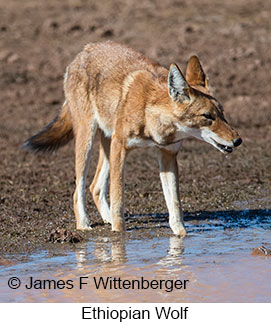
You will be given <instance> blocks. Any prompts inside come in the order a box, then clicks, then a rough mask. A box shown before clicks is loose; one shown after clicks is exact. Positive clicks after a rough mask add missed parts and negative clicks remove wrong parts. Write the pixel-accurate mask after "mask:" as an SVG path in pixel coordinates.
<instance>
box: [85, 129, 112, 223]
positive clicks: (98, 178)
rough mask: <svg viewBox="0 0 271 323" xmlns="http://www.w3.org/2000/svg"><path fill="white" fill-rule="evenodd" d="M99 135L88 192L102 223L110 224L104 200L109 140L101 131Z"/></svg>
mask: <svg viewBox="0 0 271 323" xmlns="http://www.w3.org/2000/svg"><path fill="white" fill-rule="evenodd" d="M100 133H101V137H100V150H99V161H98V165H97V169H96V173H95V175H94V178H93V181H92V183H91V185H90V187H89V190H90V192H91V194H92V196H93V200H94V202H95V204H96V207H97V209H98V211H99V212H100V214H101V216H102V218H103V221H104V222H105V223H111V222H112V221H111V216H110V208H109V205H108V202H107V199H106V197H107V193H108V180H109V154H110V138H107V137H105V135H104V133H103V132H102V131H100Z"/></svg>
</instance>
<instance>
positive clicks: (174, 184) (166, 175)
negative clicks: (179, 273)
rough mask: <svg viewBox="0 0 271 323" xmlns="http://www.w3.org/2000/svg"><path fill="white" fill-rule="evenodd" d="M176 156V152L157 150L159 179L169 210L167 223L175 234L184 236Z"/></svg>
mask: <svg viewBox="0 0 271 323" xmlns="http://www.w3.org/2000/svg"><path fill="white" fill-rule="evenodd" d="M176 157H177V153H176V152H169V151H166V150H163V149H161V150H159V158H158V161H159V166H160V179H161V182H162V187H163V192H164V196H165V199H166V203H167V208H168V212H169V225H170V227H171V229H172V231H173V232H174V233H175V234H176V235H179V236H185V235H186V230H185V227H184V222H183V212H182V207H181V201H180V194H179V178H178V164H177V160H176Z"/></svg>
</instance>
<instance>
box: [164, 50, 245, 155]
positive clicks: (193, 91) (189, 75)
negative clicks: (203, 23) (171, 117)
mask: <svg viewBox="0 0 271 323" xmlns="http://www.w3.org/2000/svg"><path fill="white" fill-rule="evenodd" d="M168 88H169V95H170V97H171V99H172V100H173V101H174V104H175V108H174V113H175V115H176V116H177V118H178V120H179V122H178V125H177V126H179V128H180V131H182V129H184V128H185V132H186V133H188V134H189V135H190V136H193V137H196V138H198V139H201V140H203V141H206V142H208V143H210V144H211V145H213V146H214V147H215V148H217V149H218V150H220V151H221V152H223V153H231V152H232V150H233V148H234V147H237V146H239V145H240V144H241V143H242V139H241V138H240V136H239V135H238V133H237V131H236V130H234V129H233V128H232V127H231V126H230V125H229V124H228V122H227V121H226V119H225V117H224V113H223V108H222V106H221V104H220V103H219V102H218V101H217V100H216V99H215V98H214V96H213V95H212V93H211V91H210V89H209V85H208V79H207V77H206V75H205V73H204V71H203V69H202V67H201V64H200V62H199V59H198V58H197V57H196V56H192V57H191V58H190V59H189V62H188V65H187V69H186V78H185V77H184V76H183V74H182V72H181V71H180V69H179V68H178V66H177V65H176V64H172V65H171V66H170V70H169V74H168Z"/></svg>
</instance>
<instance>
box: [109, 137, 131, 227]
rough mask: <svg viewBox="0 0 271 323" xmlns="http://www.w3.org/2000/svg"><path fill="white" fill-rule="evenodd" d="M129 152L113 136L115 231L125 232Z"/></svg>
mask: <svg viewBox="0 0 271 323" xmlns="http://www.w3.org/2000/svg"><path fill="white" fill-rule="evenodd" d="M126 155H127V151H126V149H125V147H124V144H123V141H122V139H121V138H118V137H117V136H116V135H113V137H112V141H111V147H110V215H111V219H112V230H113V231H124V230H125V222H124V167H125V158H126Z"/></svg>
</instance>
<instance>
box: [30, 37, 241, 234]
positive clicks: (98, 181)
mask: <svg viewBox="0 0 271 323" xmlns="http://www.w3.org/2000/svg"><path fill="white" fill-rule="evenodd" d="M64 91H65V102H64V104H63V106H62V109H61V111H60V112H59V114H58V116H57V117H56V118H55V120H54V121H53V122H51V123H50V124H49V125H48V126H47V127H45V128H44V129H43V130H42V131H41V132H39V133H38V134H36V135H35V136H33V137H31V138H30V139H29V140H28V141H26V143H25V144H24V147H25V148H28V149H30V150H33V151H36V152H38V151H51V150H55V149H57V148H59V147H60V146H62V145H64V144H66V143H67V142H68V141H69V140H71V139H72V138H73V137H74V138H75V172H76V189H75V192H74V196H73V198H74V212H75V216H76V227H77V229H79V230H89V229H91V226H90V223H89V220H88V217H87V214H86V208H85V186H86V176H87V172H88V165H89V161H90V154H91V148H92V146H93V141H94V138H95V134H96V133H97V132H99V138H100V152H99V161H98V165H97V170H96V173H95V176H94V179H93V182H92V184H91V185H90V192H91V193H92V195H93V199H94V202H95V204H96V206H97V208H98V210H99V212H100V214H101V216H102V218H103V220H104V222H109V223H111V224H112V230H114V231H123V230H124V229H125V223H124V168H125V160H126V157H127V155H128V153H129V151H131V150H132V149H135V148H138V147H157V148H158V152H159V153H158V156H159V157H158V158H159V165H160V178H161V181H162V187H163V192H164V195H165V200H166V204H167V207H168V211H169V224H170V227H171V229H172V231H173V232H174V233H175V234H176V235H180V236H185V235H186V230H185V227H184V222H183V214H182V208H181V204H180V197H179V187H178V166H177V161H176V156H177V153H178V151H179V149H180V145H181V142H182V140H183V139H185V138H188V137H196V138H198V139H201V140H203V141H206V142H208V143H209V144H211V145H213V146H214V147H215V148H217V149H218V150H220V151H221V152H223V153H231V152H232V150H233V148H234V147H237V146H239V145H240V144H241V142H242V140H241V138H240V137H239V135H238V133H237V132H236V131H235V130H234V129H233V128H232V127H231V126H230V125H229V124H228V123H227V121H226V120H225V117H224V114H223V108H222V106H221V105H220V104H219V102H218V101H217V100H216V99H215V98H214V97H213V95H212V93H211V91H210V89H209V87H208V79H207V77H206V76H205V74H204V72H203V69H202V67H201V64H200V62H199V60H198V58H197V57H196V56H192V57H191V58H190V59H189V62H188V65H187V70H186V76H185V77H184V75H183V74H182V72H181V71H180V69H179V68H178V66H177V65H176V64H172V65H171V66H170V68H169V70H167V69H166V68H164V67H162V66H161V65H159V64H157V63H154V62H152V61H151V60H150V59H148V58H146V57H145V56H143V55H142V54H140V53H138V52H136V51H134V50H132V49H130V48H128V47H126V46H123V45H120V44H117V43H114V42H112V41H107V42H101V43H90V44H88V45H86V46H85V48H84V49H83V51H81V52H80V53H79V54H78V55H77V56H76V58H75V59H74V61H73V62H72V63H71V64H70V65H69V66H68V67H67V70H66V74H65V81H64ZM109 174H110V175H109ZM109 176H110V192H109V193H110V206H109V205H108V202H107V198H106V197H107V190H108V182H109Z"/></svg>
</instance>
